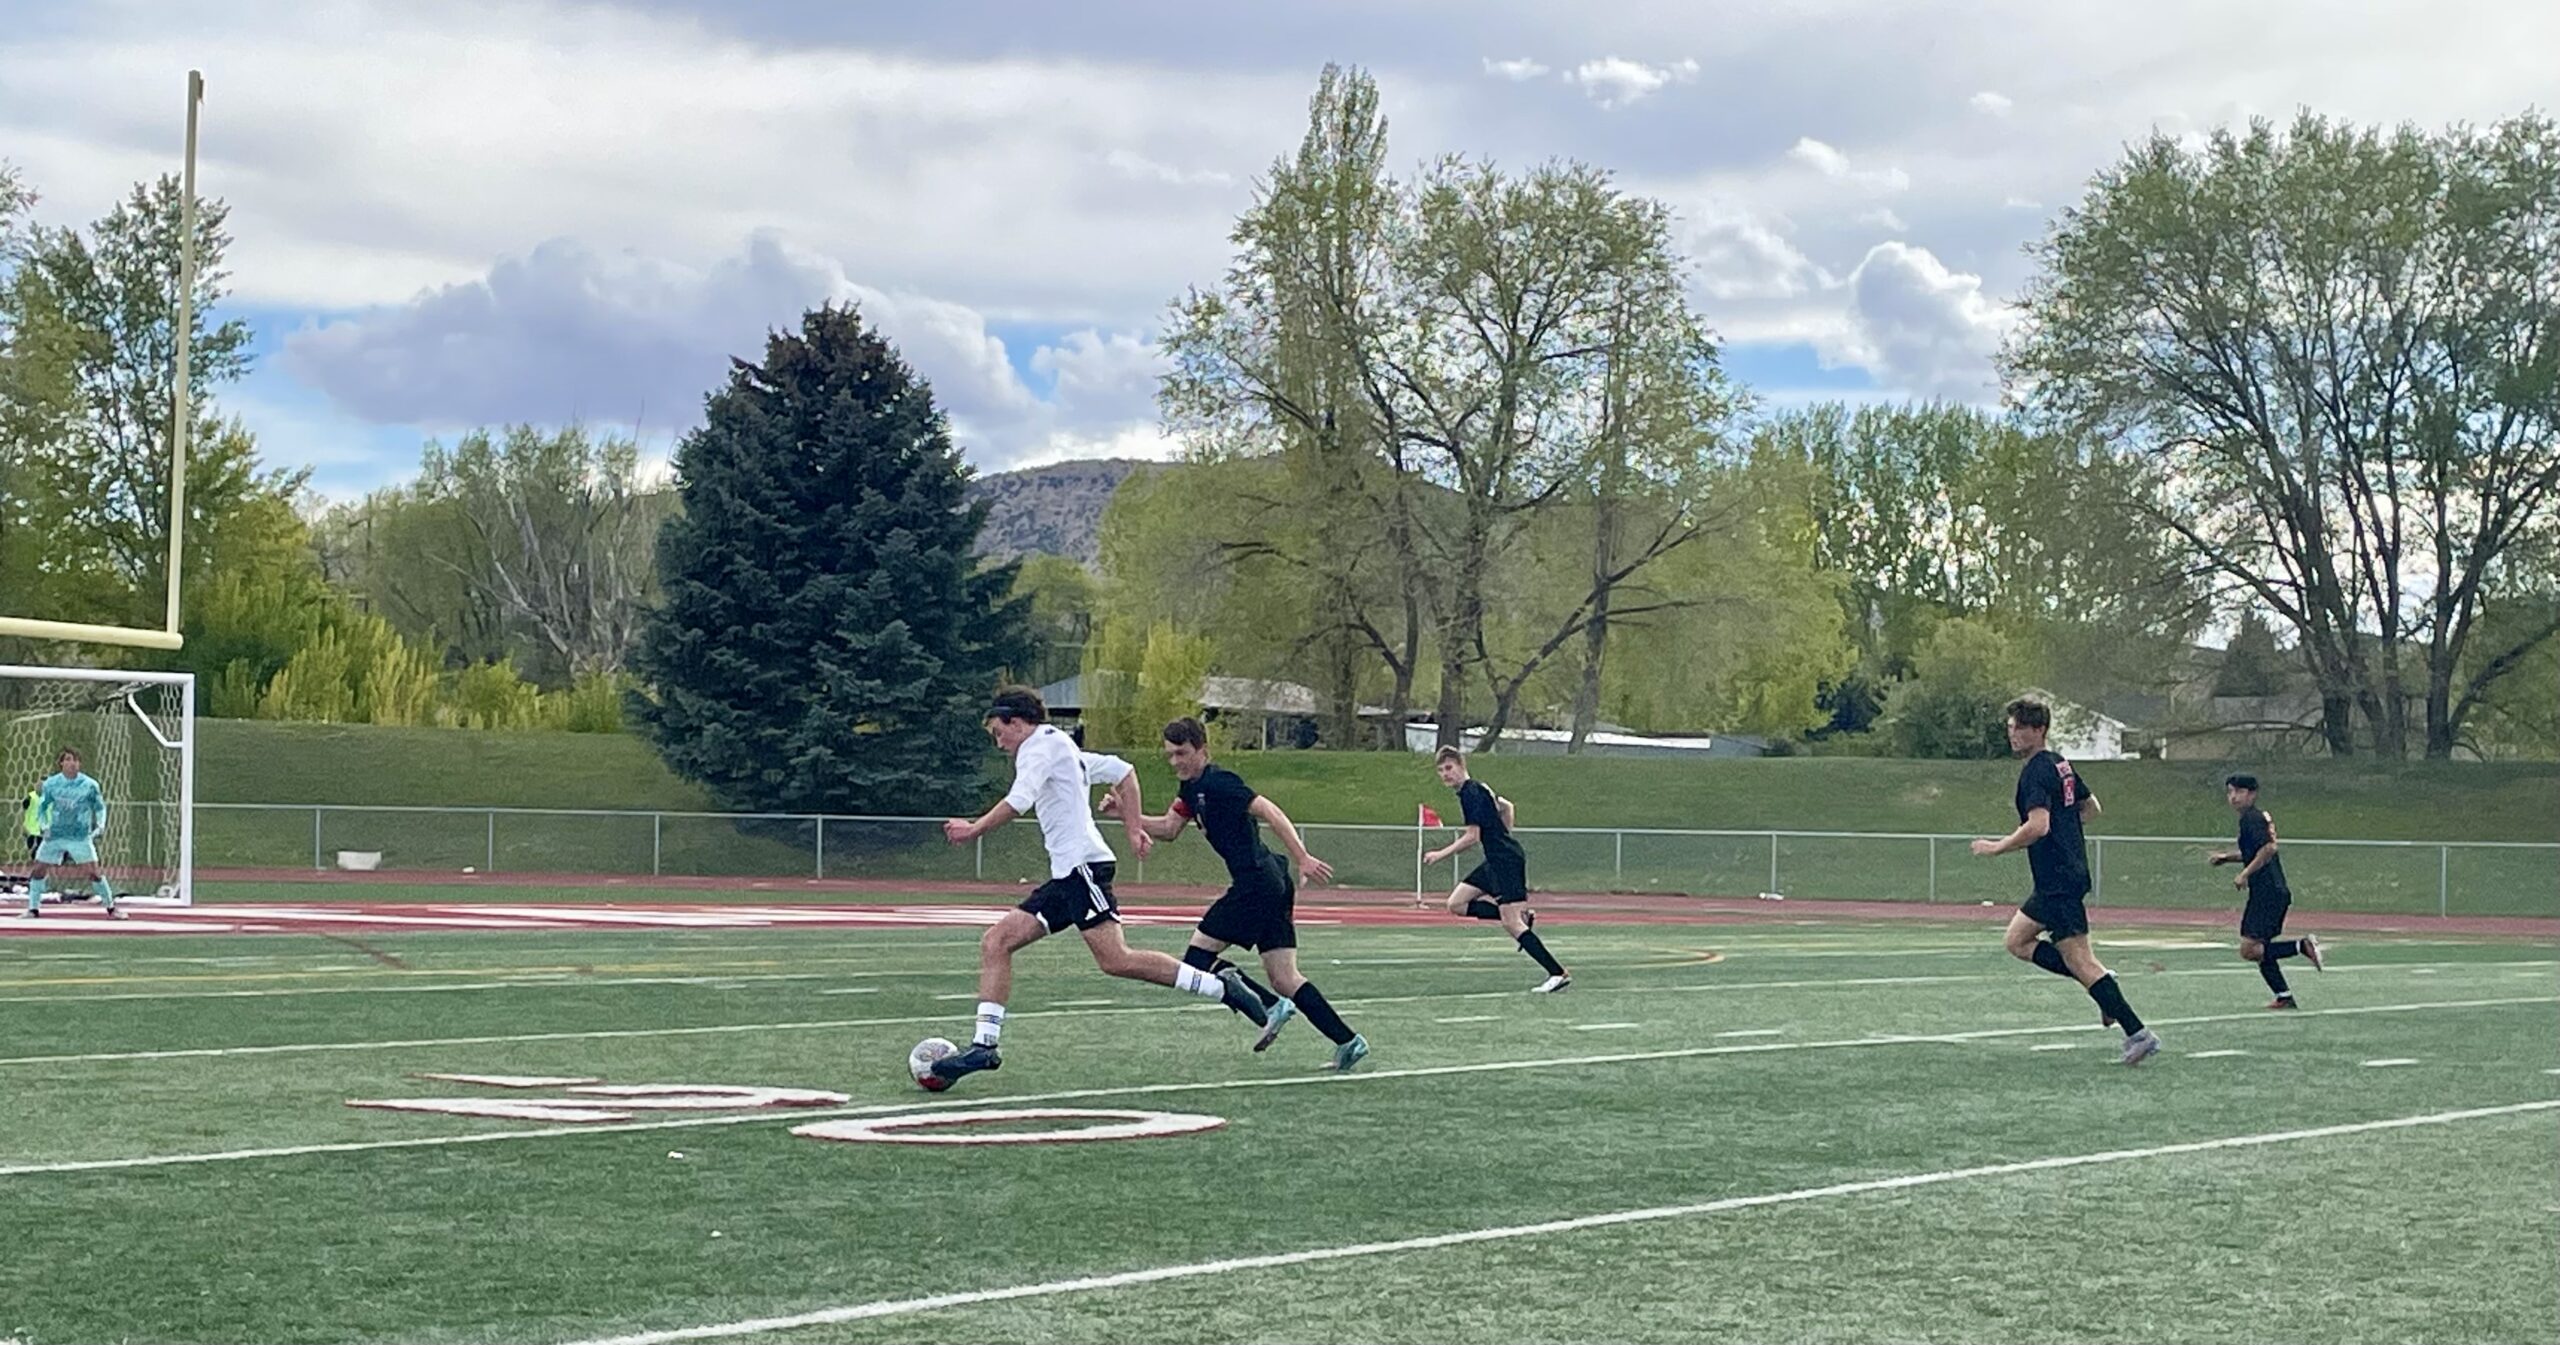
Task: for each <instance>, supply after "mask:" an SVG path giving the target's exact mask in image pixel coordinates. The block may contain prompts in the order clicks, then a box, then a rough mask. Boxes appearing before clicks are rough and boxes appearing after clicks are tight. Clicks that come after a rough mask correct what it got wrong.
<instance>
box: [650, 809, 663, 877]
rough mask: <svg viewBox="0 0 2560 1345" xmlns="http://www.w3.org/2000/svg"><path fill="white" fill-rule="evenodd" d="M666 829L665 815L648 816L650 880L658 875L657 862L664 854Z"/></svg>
mask: <svg viewBox="0 0 2560 1345" xmlns="http://www.w3.org/2000/svg"><path fill="white" fill-rule="evenodd" d="M666 828H667V815H666V814H665V813H651V814H649V876H650V877H652V878H655V877H657V876H658V875H659V872H660V868H659V860H660V857H661V856H662V855H664V854H665V853H666V843H665V833H666Z"/></svg>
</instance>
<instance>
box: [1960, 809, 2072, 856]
mask: <svg viewBox="0 0 2560 1345" xmlns="http://www.w3.org/2000/svg"><path fill="white" fill-rule="evenodd" d="M2051 830H2053V810H2052V809H2050V808H2045V807H2041V806H2039V807H2034V808H2029V809H2028V810H2027V820H2026V821H2024V822H2021V823H2019V824H2018V829H2017V830H2016V831H2013V832H2010V833H2009V834H2008V835H2006V836H2003V837H2001V838H2000V839H1998V840H1996V841H1984V840H1977V841H1975V842H1974V843H1973V852H1974V853H1975V854H1977V855H2005V854H2007V853H2009V852H2010V851H2012V850H2023V849H2025V848H2027V847H2028V846H2030V845H2033V844H2035V843H2036V842H2038V841H2040V840H2043V839H2044V837H2045V833H2046V832H2049V831H2051Z"/></svg>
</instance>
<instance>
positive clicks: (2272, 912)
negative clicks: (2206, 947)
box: [2240, 895, 2320, 1009]
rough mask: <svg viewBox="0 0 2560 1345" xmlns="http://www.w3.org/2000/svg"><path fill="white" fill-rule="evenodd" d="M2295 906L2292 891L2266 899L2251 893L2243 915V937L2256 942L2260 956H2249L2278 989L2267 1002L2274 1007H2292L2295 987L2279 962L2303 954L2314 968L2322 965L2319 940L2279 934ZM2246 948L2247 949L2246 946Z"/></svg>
mask: <svg viewBox="0 0 2560 1345" xmlns="http://www.w3.org/2000/svg"><path fill="white" fill-rule="evenodd" d="M2292 906H2293V898H2292V897H2291V896H2290V895H2278V896H2274V897H2269V898H2264V899H2261V898H2259V897H2257V896H2255V895H2252V896H2251V897H2250V898H2249V906H2248V909H2247V910H2246V911H2245V912H2243V913H2242V915H2241V917H2240V935H2241V938H2242V939H2243V940H2244V941H2245V943H2247V944H2255V945H2257V951H2258V956H2256V957H2255V958H2252V959H2250V960H2251V961H2253V962H2256V963H2257V964H2258V975H2259V976H2260V977H2261V978H2262V979H2264V980H2265V981H2266V983H2267V988H2268V989H2270V990H2273V991H2274V992H2276V997H2275V1002H2274V1003H2271V1004H2269V1005H2268V1006H2267V1007H2268V1008H2271V1009H2290V1008H2292V1007H2293V987H2292V986H2290V985H2288V984H2287V983H2286V982H2285V978H2284V968H2283V967H2281V966H2278V965H2277V964H2278V963H2280V962H2282V961H2283V960H2284V959H2286V958H2288V957H2304V958H2307V959H2309V961H2310V963H2311V965H2312V968H2313V969H2314V970H2317V969H2318V968H2319V966H2320V944H2319V941H2318V940H2316V939H2311V938H2308V937H2306V938H2300V939H2287V938H2280V937H2278V936H2279V935H2281V934H2283V933H2284V918H2285V915H2286V913H2287V912H2288V911H2290V910H2291V909H2292ZM2243 951H2246V949H2245V947H2244V949H2243Z"/></svg>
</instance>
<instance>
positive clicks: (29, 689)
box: [0, 665, 196, 905]
mask: <svg viewBox="0 0 2560 1345" xmlns="http://www.w3.org/2000/svg"><path fill="white" fill-rule="evenodd" d="M195 723H196V679H195V677H194V675H193V674H190V673H156V672H121V671H117V670H114V669H106V668H31V667H16V666H10V665H0V798H5V799H6V800H7V805H6V807H5V808H0V816H5V818H6V820H7V824H8V825H7V827H6V843H7V847H8V848H7V849H6V850H5V851H0V875H6V877H5V879H0V882H5V883H6V884H7V885H8V886H9V887H10V888H11V889H12V890H16V891H23V890H24V889H25V883H26V876H27V859H28V856H27V850H26V833H25V831H24V829H23V827H22V826H21V825H20V823H21V821H22V820H23V818H24V816H25V813H26V806H27V794H28V792H29V791H31V790H33V789H34V788H35V787H36V786H37V785H38V784H40V783H42V782H43V780H44V778H45V777H46V776H48V775H51V774H53V773H54V763H55V761H56V760H57V759H58V758H59V757H60V756H61V754H62V749H64V748H66V747H67V748H70V749H71V750H73V751H75V752H78V753H79V754H80V768H81V770H82V771H83V772H85V773H86V774H89V775H92V776H95V777H97V781H98V788H99V790H100V791H101V792H102V793H104V794H105V796H106V800H107V825H106V829H105V830H104V831H103V832H102V833H100V834H99V836H98V871H99V872H100V873H101V874H103V875H105V876H106V878H107V881H109V882H110V883H113V884H114V885H115V889H116V893H117V899H118V900H123V899H124V898H126V897H131V898H133V899H135V900H137V901H166V902H172V903H175V904H178V905H185V904H187V903H189V902H191V901H192V900H193V899H194V886H195V883H194V879H195V785H196V735H195ZM83 887H85V884H62V885H59V886H58V888H57V891H59V892H60V894H61V895H62V896H66V897H72V898H77V897H79V896H80V895H82V893H81V889H82V888H83ZM52 895H53V894H50V893H49V894H48V897H50V896H52Z"/></svg>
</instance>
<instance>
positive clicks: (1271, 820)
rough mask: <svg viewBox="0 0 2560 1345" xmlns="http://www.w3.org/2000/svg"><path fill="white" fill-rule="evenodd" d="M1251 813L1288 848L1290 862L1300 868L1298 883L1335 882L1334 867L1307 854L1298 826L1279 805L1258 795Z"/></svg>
mask: <svg viewBox="0 0 2560 1345" xmlns="http://www.w3.org/2000/svg"><path fill="white" fill-rule="evenodd" d="M1250 811H1251V812H1252V813H1253V815H1254V816H1256V817H1259V818H1261V819H1262V824H1263V825H1264V826H1266V827H1269V828H1271V834H1272V835H1275V836H1277V837H1279V838H1280V843H1281V844H1282V845H1284V846H1287V847H1288V849H1289V862H1290V863H1293V864H1295V865H1297V866H1298V881H1300V882H1303V883H1329V882H1332V881H1333V866H1332V865H1331V864H1327V863H1325V862H1324V861H1323V860H1321V859H1318V858H1316V857H1315V856H1314V855H1311V854H1308V853H1307V843H1306V841H1305V840H1303V839H1301V838H1300V837H1299V835H1298V827H1297V824H1296V823H1294V822H1291V821H1290V820H1289V815H1288V814H1287V813H1284V812H1282V811H1280V805H1279V804H1276V803H1273V802H1272V801H1271V800H1270V799H1269V798H1267V797H1264V796H1261V795H1256V796H1255V797H1254V800H1253V807H1252V808H1251V809H1250Z"/></svg>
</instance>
